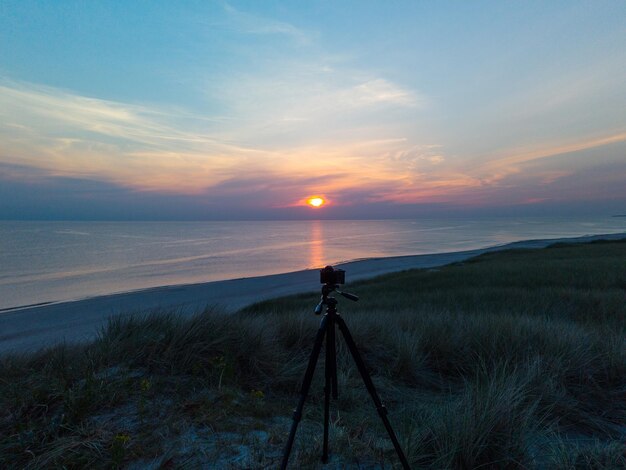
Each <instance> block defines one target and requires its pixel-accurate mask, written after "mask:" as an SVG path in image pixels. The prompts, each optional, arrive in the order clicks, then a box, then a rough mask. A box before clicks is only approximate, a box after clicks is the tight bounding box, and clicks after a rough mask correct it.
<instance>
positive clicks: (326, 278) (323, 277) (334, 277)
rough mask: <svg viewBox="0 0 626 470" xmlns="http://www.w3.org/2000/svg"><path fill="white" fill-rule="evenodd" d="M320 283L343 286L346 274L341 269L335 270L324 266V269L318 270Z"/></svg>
mask: <svg viewBox="0 0 626 470" xmlns="http://www.w3.org/2000/svg"><path fill="white" fill-rule="evenodd" d="M320 283H322V284H330V285H333V286H335V285H337V284H345V283H346V272H345V271H344V270H343V269H335V268H333V267H332V266H326V267H325V268H324V269H320Z"/></svg>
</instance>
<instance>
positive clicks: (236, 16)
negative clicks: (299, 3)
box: [223, 3, 310, 44]
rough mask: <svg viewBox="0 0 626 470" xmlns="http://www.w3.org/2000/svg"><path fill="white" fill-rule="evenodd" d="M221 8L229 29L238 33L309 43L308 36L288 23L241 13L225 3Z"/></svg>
mask: <svg viewBox="0 0 626 470" xmlns="http://www.w3.org/2000/svg"><path fill="white" fill-rule="evenodd" d="M223 7H224V11H225V12H226V13H227V16H228V22H229V25H230V27H231V28H232V29H233V30H235V31H237V32H239V33H243V34H257V35H266V34H269V35H281V36H287V37H290V38H292V39H294V40H296V41H297V42H299V43H302V44H307V43H309V42H310V39H309V36H308V35H307V34H306V33H305V32H304V31H303V30H302V29H300V28H297V27H295V26H294V25H292V24H290V23H286V22H283V21H277V20H274V19H271V18H267V17H263V16H259V15H253V14H250V13H247V12H243V11H240V10H237V9H236V8H234V7H233V6H231V5H229V4H227V3H225V4H224V5H223Z"/></svg>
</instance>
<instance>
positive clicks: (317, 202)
mask: <svg viewBox="0 0 626 470" xmlns="http://www.w3.org/2000/svg"><path fill="white" fill-rule="evenodd" d="M325 202H326V201H324V199H323V198H321V197H318V196H316V197H310V198H309V199H307V200H306V203H307V204H308V205H309V206H311V207H322V206H323V205H324V203H325Z"/></svg>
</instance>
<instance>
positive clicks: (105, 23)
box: [0, 0, 626, 220]
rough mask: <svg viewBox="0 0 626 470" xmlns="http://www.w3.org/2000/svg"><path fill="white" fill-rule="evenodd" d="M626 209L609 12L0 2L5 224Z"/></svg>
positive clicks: (581, 7) (615, 45)
mask: <svg viewBox="0 0 626 470" xmlns="http://www.w3.org/2000/svg"><path fill="white" fill-rule="evenodd" d="M312 196H320V197H323V198H324V199H325V200H326V204H325V205H323V206H322V207H320V208H317V209H315V208H311V207H309V206H307V204H306V200H307V198H309V197H312ZM624 213H626V2H624V1H622V0H613V1H605V0H592V1H591V0H590V1H584V2H580V1H574V0H568V1H557V0H552V1H549V2H545V1H511V2H502V1H493V2H488V1H472V2H467V1H436V2H434V1H433V2H426V1H412V0H411V1H393V2H382V1H376V2H374V1H351V2H348V1H310V2H304V1H291V2H286V1H284V2H277V1H263V2H258V1H249V2H244V1H196V2H194V1H181V2H169V1H156V0H151V1H147V0H138V1H133V2H126V1H77V2H74V1H69V0H68V1H65V0H64V1H56V0H55V1H48V2H46V1H43V0H40V1H36V2H31V1H28V0H15V1H14V0H0V219H106V220H111V219H114V220H143V219H145V220H155V219H156V220H159V219H163V220H178V219H180V220H196V219H197V220H210V219H275V218H276V219H290V218H295V219H299V218H388V217H436V216H447V215H455V216H456V215H468V216H476V215H486V216H490V215H584V214H596V215H605V214H606V215H611V214H624Z"/></svg>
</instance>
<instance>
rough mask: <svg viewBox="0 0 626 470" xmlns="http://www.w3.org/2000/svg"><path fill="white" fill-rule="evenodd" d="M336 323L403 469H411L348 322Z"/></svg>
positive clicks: (338, 320)
mask: <svg viewBox="0 0 626 470" xmlns="http://www.w3.org/2000/svg"><path fill="white" fill-rule="evenodd" d="M335 321H336V322H337V324H338V325H339V329H340V330H341V333H342V334H343V337H344V338H345V340H346V343H347V344H348V349H349V350H350V353H351V354H352V358H353V359H354V362H355V363H356V366H357V368H358V369H359V373H360V374H361V377H362V378H363V382H364V383H365V388H367V391H368V392H369V394H370V396H371V397H372V400H373V401H374V405H375V406H376V410H377V411H378V414H379V416H380V419H381V420H382V422H383V424H384V425H385V429H386V430H387V434H389V438H390V439H391V442H392V443H393V447H394V448H395V449H396V453H397V454H398V458H399V459H400V462H402V467H403V468H404V469H405V470H406V469H410V468H411V467H410V466H409V462H408V461H407V459H406V457H405V455H404V452H403V451H402V447H400V443H399V442H398V438H397V437H396V433H395V432H394V431H393V428H392V427H391V423H390V422H389V418H387V408H385V405H383V404H382V402H381V401H380V397H379V396H378V393H377V392H376V388H375V387H374V383H373V382H372V378H371V377H370V374H369V372H368V371H367V368H366V367H365V363H364V362H363V359H362V358H361V354H360V353H359V350H358V349H357V347H356V343H355V342H354V339H353V338H352V335H351V334H350V330H348V325H346V322H345V321H343V318H341V317H339V316H338V317H337V318H336V320H335Z"/></svg>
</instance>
